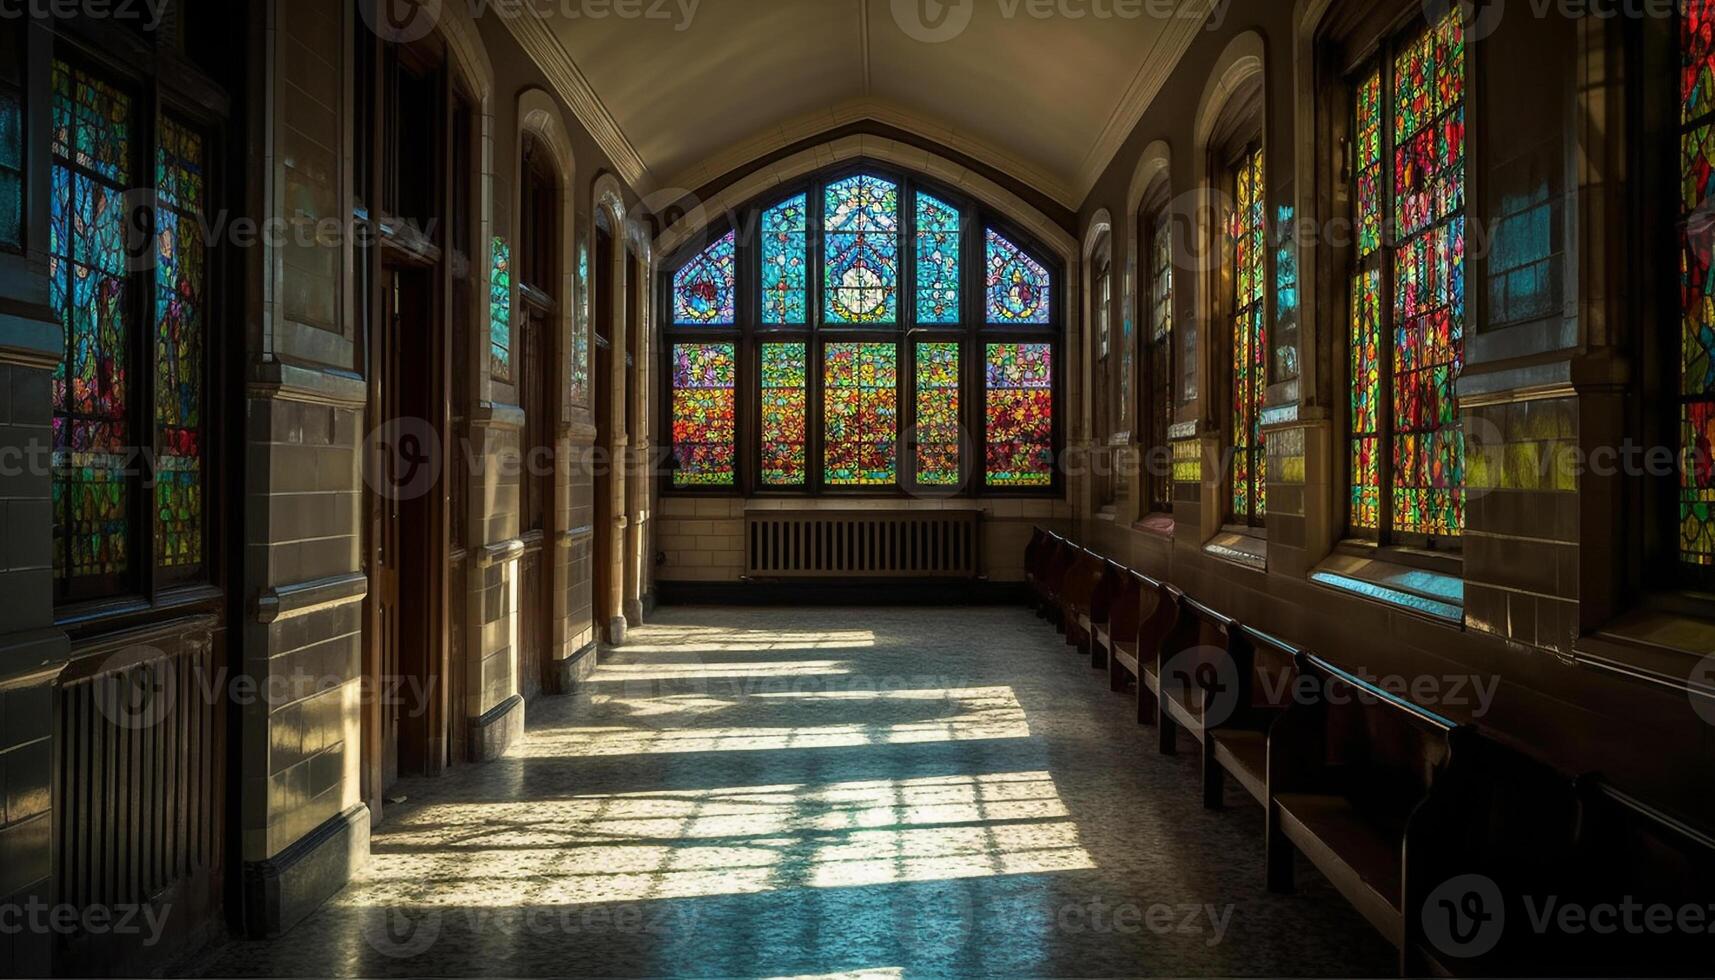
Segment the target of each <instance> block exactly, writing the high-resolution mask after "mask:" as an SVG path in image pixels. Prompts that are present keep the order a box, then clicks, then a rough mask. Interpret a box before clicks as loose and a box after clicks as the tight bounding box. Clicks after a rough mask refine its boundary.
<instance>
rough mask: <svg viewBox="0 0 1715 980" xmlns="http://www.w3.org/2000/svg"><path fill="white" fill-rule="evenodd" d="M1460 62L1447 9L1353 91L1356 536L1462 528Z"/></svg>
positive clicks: (1457, 26) (1457, 31) (1445, 532)
mask: <svg viewBox="0 0 1715 980" xmlns="http://www.w3.org/2000/svg"><path fill="white" fill-rule="evenodd" d="M1464 66H1465V44H1464V28H1463V22H1462V20H1461V19H1460V14H1459V11H1458V10H1457V9H1454V10H1451V11H1449V12H1448V13H1447V14H1446V15H1445V16H1444V17H1443V18H1442V19H1441V20H1440V21H1438V22H1436V23H1435V24H1433V25H1431V26H1429V27H1428V28H1427V29H1425V30H1423V31H1421V32H1419V33H1418V34H1417V35H1415V36H1414V37H1412V38H1410V39H1409V40H1407V41H1406V42H1405V43H1404V44H1402V45H1401V46H1400V47H1399V48H1398V49H1397V50H1396V51H1395V52H1394V54H1393V56H1392V57H1391V58H1389V59H1387V60H1386V61H1385V62H1384V63H1383V64H1382V65H1380V66H1378V67H1377V68H1375V69H1374V70H1372V71H1369V72H1367V73H1366V74H1364V75H1363V76H1362V77H1361V78H1360V80H1359V81H1358V82H1357V84H1356V86H1355V89H1354V96H1353V101H1354V105H1353V117H1352V127H1353V132H1354V133H1355V134H1356V135H1355V138H1354V140H1353V152H1354V158H1353V161H1352V165H1353V174H1354V178H1353V179H1354V182H1355V185H1356V186H1355V188H1354V200H1355V202H1356V204H1355V207H1356V219H1357V228H1358V248H1357V268H1356V269H1354V270H1353V273H1352V283H1351V291H1350V293H1351V301H1350V312H1349V318H1350V327H1349V330H1350V333H1349V336H1348V362H1347V367H1348V369H1349V371H1350V386H1351V388H1350V402H1351V404H1350V426H1351V443H1350V450H1349V462H1348V470H1349V472H1348V480H1349V481H1350V490H1351V498H1350V508H1351V513H1350V518H1349V522H1350V524H1351V526H1352V528H1353V529H1354V530H1357V531H1360V532H1367V533H1380V532H1381V531H1382V530H1383V529H1384V527H1385V528H1386V529H1388V530H1390V531H1393V532H1400V533H1409V534H1423V535H1430V536H1434V537H1456V536H1458V535H1459V534H1460V533H1461V531H1462V529H1463V527H1464V510H1465V439H1464V431H1463V428H1462V425H1461V422H1460V418H1459V405H1458V398H1457V395H1456V392H1455V388H1454V386H1455V383H1456V381H1457V379H1458V376H1459V372H1460V370H1461V368H1462V367H1463V365H1464V354H1465V343H1464V334H1465V216H1464V207H1465V152H1464V150H1465V109H1464V86H1465V67H1464ZM1384 70H1385V72H1386V74H1385V76H1384ZM1383 133H1389V134H1391V137H1392V140H1391V142H1392V146H1393V151H1392V153H1391V154H1389V153H1388V152H1387V151H1386V149H1385V148H1384V146H1383V141H1382V134H1383ZM1390 281H1391V284H1392V288H1391V290H1388V287H1387V285H1386V284H1387V283H1389V282H1390ZM1384 290H1387V294H1386V295H1384ZM1390 515H1391V516H1390Z"/></svg>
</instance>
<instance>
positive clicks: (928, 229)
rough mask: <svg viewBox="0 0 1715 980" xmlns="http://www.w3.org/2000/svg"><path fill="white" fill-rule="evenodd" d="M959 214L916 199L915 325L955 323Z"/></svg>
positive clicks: (927, 198) (935, 202)
mask: <svg viewBox="0 0 1715 980" xmlns="http://www.w3.org/2000/svg"><path fill="white" fill-rule="evenodd" d="M959 242H960V235H959V211H958V209H957V208H955V207H953V206H952V205H950V204H947V203H946V202H944V201H940V200H937V199H936V198H933V197H930V196H929V195H928V194H924V193H921V192H919V193H918V195H917V322H918V323H935V324H939V323H958V322H959Z"/></svg>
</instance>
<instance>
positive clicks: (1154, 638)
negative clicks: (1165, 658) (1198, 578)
mask: <svg viewBox="0 0 1715 980" xmlns="http://www.w3.org/2000/svg"><path fill="white" fill-rule="evenodd" d="M1139 577H1140V578H1143V579H1144V582H1145V589H1144V592H1143V596H1142V600H1143V606H1142V612H1141V613H1140V620H1139V623H1138V627H1137V662H1138V663H1139V664H1140V665H1143V664H1148V665H1150V666H1151V668H1152V669H1153V668H1155V667H1158V666H1159V665H1160V664H1159V660H1160V657H1161V651H1162V649H1163V648H1164V647H1165V646H1166V644H1167V641H1168V638H1169V637H1170V636H1171V635H1172V633H1173V631H1174V630H1175V629H1177V628H1178V626H1179V604H1180V601H1181V600H1182V599H1183V598H1184V594H1183V593H1181V592H1180V591H1179V590H1178V589H1175V588H1174V587H1173V586H1171V585H1168V584H1166V583H1165V582H1157V581H1155V580H1154V579H1151V578H1148V577H1145V576H1139ZM1140 669H1141V667H1140Z"/></svg>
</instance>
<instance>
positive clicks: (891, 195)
mask: <svg viewBox="0 0 1715 980" xmlns="http://www.w3.org/2000/svg"><path fill="white" fill-rule="evenodd" d="M823 218H824V221H825V223H826V227H827V241H826V250H827V255H826V257H825V265H824V267H823V270H822V275H823V277H824V279H823V284H824V290H823V291H824V293H825V294H826V302H825V304H824V306H825V309H824V314H825V315H826V317H827V319H828V321H829V322H831V323H897V322H898V320H899V188H898V186H897V185H895V184H893V183H892V182H890V181H887V180H883V179H882V178H880V177H871V176H867V175H859V176H856V177H847V178H846V179H845V180H841V181H836V182H834V183H832V184H829V185H828V187H827V199H826V202H825V211H824V214H823Z"/></svg>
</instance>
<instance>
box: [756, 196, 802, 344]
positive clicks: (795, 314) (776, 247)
mask: <svg viewBox="0 0 1715 980" xmlns="http://www.w3.org/2000/svg"><path fill="white" fill-rule="evenodd" d="M808 203H809V202H808V200H807V198H806V197H805V195H803V194H798V195H795V196H793V197H789V198H787V199H786V200H784V201H781V202H780V203H779V204H777V205H775V206H774V207H772V208H769V209H768V210H767V211H766V212H764V213H763V215H762V322H763V323H767V324H801V323H805V322H807V321H808V313H809V310H808V303H807V298H808V296H809V282H808V281H807V280H806V279H805V277H804V276H805V270H806V268H807V266H808V261H809V260H808V259H807V258H806V255H807V253H808V251H809V229H810V225H809V213H808V211H807V207H808Z"/></svg>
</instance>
